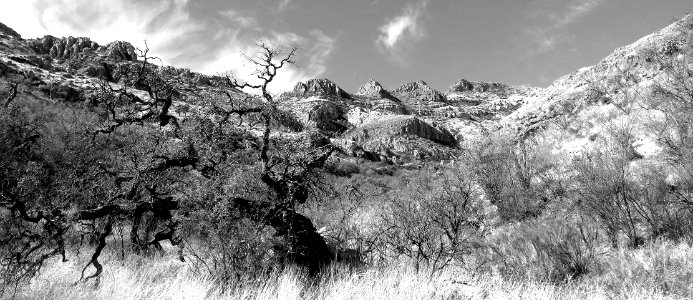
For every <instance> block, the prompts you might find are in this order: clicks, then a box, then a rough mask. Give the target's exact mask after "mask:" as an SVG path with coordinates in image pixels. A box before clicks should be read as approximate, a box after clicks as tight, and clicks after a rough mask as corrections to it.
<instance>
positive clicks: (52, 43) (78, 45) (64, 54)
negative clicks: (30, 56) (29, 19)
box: [29, 35, 99, 59]
mask: <svg viewBox="0 0 693 300" xmlns="http://www.w3.org/2000/svg"><path fill="white" fill-rule="evenodd" d="M29 43H30V46H31V48H33V49H34V50H35V51H36V52H37V53H38V54H47V55H48V56H50V58H52V59H70V58H78V57H79V55H80V54H82V53H85V52H89V51H96V50H97V49H98V48H99V44H97V43H96V42H93V41H91V40H90V39H89V38H84V37H80V38H76V37H67V38H56V37H54V36H52V35H46V36H44V37H42V38H38V39H34V40H31V41H30V42H29Z"/></svg>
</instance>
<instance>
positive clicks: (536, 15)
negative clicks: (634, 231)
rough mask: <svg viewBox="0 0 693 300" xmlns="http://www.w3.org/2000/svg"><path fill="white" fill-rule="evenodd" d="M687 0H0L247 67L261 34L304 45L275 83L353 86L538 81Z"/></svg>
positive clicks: (12, 20)
mask: <svg viewBox="0 0 693 300" xmlns="http://www.w3.org/2000/svg"><path fill="white" fill-rule="evenodd" d="M692 8H693V3H692V2H691V1H690V0H0V22H2V23H5V24H6V25H8V26H10V27H12V28H14V29H15V30H16V31H18V32H19V33H20V34H22V36H23V37H24V38H33V37H39V36H43V35H46V34H51V35H54V36H87V37H90V38H92V40H95V41H97V42H98V43H100V44H105V43H108V42H110V41H113V40H125V41H129V42H131V43H132V44H133V45H135V46H137V47H143V46H144V41H145V40H146V41H147V44H148V45H149V48H150V49H151V52H150V53H151V54H153V55H155V56H158V57H160V58H162V59H163V61H164V62H165V63H166V64H172V65H175V66H178V67H187V68H190V69H191V70H193V71H198V72H202V73H208V74H216V73H221V72H228V71H232V72H235V73H237V74H239V76H241V77H243V76H247V74H249V70H248V69H249V67H250V66H249V65H248V64H246V63H244V61H243V60H242V58H241V56H240V53H241V52H244V53H247V54H251V55H252V54H253V52H254V51H256V50H255V49H256V48H254V43H255V42H256V41H257V40H258V39H263V40H266V41H268V42H269V43H270V44H273V45H275V46H283V47H288V46H289V45H292V44H298V45H300V46H301V49H300V50H299V57H298V67H299V68H292V69H287V70H285V71H284V72H282V73H281V76H280V77H278V78H277V80H276V83H275V84H274V87H273V89H274V90H275V91H278V90H284V89H291V88H292V86H293V85H294V84H295V83H296V82H297V81H303V80H306V79H310V78H329V79H331V80H332V81H334V82H336V83H337V84H338V85H340V86H341V87H342V88H344V89H346V90H347V91H350V92H354V91H356V89H357V88H358V86H359V85H361V84H363V83H365V82H366V81H367V80H368V79H369V78H374V79H376V80H377V81H379V82H380V83H381V84H383V85H384V86H385V88H387V89H394V88H396V87H398V86H399V85H401V84H403V83H405V82H409V81H415V80H419V79H423V80H424V81H426V82H427V83H428V84H429V85H431V86H433V87H434V88H436V89H439V90H446V89H447V88H448V87H449V86H450V85H452V84H453V83H454V82H455V81H456V80H457V79H459V78H466V79H469V80H480V81H495V82H504V83H508V84H514V85H533V86H547V85H548V84H550V83H551V82H552V81H553V80H555V79H557V78H558V77H559V76H562V75H565V74H567V73H570V72H572V71H574V70H576V69H578V68H581V67H584V66H589V65H593V64H595V63H597V62H598V61H599V60H600V59H601V58H603V57H605V56H607V55H608V54H610V53H611V52H612V51H613V50H614V49H615V48H617V47H620V46H623V45H626V44H629V43H631V42H633V41H635V40H637V39H638V38H640V37H642V36H645V35H647V34H650V33H652V32H654V31H656V30H658V29H660V28H662V27H665V26H667V25H668V24H670V23H672V22H673V21H674V19H675V18H679V17H682V16H683V15H684V14H685V13H687V12H689V11H690V9H692Z"/></svg>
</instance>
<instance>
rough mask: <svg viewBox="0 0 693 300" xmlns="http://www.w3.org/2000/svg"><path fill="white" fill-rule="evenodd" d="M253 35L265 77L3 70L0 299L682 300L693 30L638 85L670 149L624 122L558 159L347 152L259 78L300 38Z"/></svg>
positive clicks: (125, 69) (138, 69)
mask: <svg viewBox="0 0 693 300" xmlns="http://www.w3.org/2000/svg"><path fill="white" fill-rule="evenodd" d="M258 46H259V49H260V55H259V56H257V57H248V61H249V62H250V63H251V64H253V65H255V66H257V67H258V71H257V72H256V74H255V75H256V78H257V79H258V81H257V82H255V83H249V82H241V81H239V80H238V79H237V78H234V77H233V76H226V77H216V78H214V80H212V81H210V82H209V84H207V85H205V87H204V88H203V87H200V86H198V87H191V86H190V85H186V84H183V83H181V82H180V81H177V80H175V78H176V76H172V75H171V74H172V73H177V71H176V70H172V69H171V68H162V67H157V66H155V65H152V64H151V63H150V61H151V60H152V59H153V58H151V57H150V56H149V55H148V52H147V50H144V51H142V52H141V53H140V55H139V56H140V57H141V58H142V59H141V60H140V61H136V62H131V63H124V64H122V65H121V66H119V67H118V68H116V69H114V70H111V71H112V74H107V75H108V76H104V78H103V80H102V81H101V82H100V84H98V85H97V86H94V87H92V89H91V90H92V91H93V92H91V93H77V94H75V92H74V91H71V90H69V89H66V88H57V89H53V88H52V87H48V89H46V88H45V87H41V83H40V82H36V81H35V80H34V79H33V77H32V75H31V74H30V73H21V72H17V71H13V70H12V69H11V68H8V67H7V66H6V65H4V64H5V63H4V62H0V75H1V76H2V80H1V81H0V91H2V92H1V93H0V100H1V101H3V102H2V105H0V152H2V153H3V155H2V156H0V295H1V296H2V297H16V298H20V299H23V298H26V299H33V298H71V299H72V298H74V299H86V298H97V299H100V298H122V299H130V298H132V299H160V298H165V299H173V298H175V299H182V298H184V299H208V298H209V299H216V298H219V299H226V298H232V299H268V298H290V299H294V298H296V299H312V298H348V299H361V298H368V299H374V298H377V299H382V298H407V299H409V298H420V299H431V298H446V299H447V298H451V299H457V298H489V297H490V298H549V299H553V298H561V299H585V298H619V299H621V298H622V299H636V298H637V299H678V298H690V297H692V296H693V289H692V287H691V285H690V278H691V276H693V273H691V270H692V269H693V268H692V267H693V263H692V262H691V259H690V257H693V256H691V254H692V253H691V252H692V250H691V247H690V245H689V243H690V241H691V238H692V237H693V236H691V232H693V227H692V226H693V225H692V223H691V220H692V218H691V217H693V210H692V209H691V208H693V198H692V195H693V181H692V180H693V176H691V174H692V173H691V170H693V169H691V166H693V155H692V153H693V148H692V146H691V145H692V144H691V142H690V141H691V140H690V135H691V133H692V132H693V122H691V119H690V118H691V114H690V111H691V109H693V107H691V104H692V103H693V92H691V91H692V90H693V80H692V78H693V75H692V74H693V71H692V68H691V66H692V64H691V63H690V61H688V60H687V59H689V58H687V57H686V56H683V57H684V58H683V59H681V58H680V56H678V55H677V53H691V52H693V51H691V50H693V49H688V48H685V49H684V47H689V48H690V47H691V43H683V44H676V45H674V46H670V47H668V48H666V49H665V50H666V51H663V52H654V53H652V54H651V56H650V57H649V59H650V61H651V62H653V63H657V64H658V65H660V66H661V70H662V74H663V75H662V76H664V78H667V79H668V80H665V81H660V84H658V85H656V86H654V87H652V90H651V91H652V92H651V93H648V94H643V95H640V96H632V97H640V98H637V99H633V98H632V97H631V96H628V97H630V98H629V100H630V101H631V102H632V101H636V100H637V102H638V103H643V105H645V106H647V107H646V109H648V110H652V111H655V112H657V115H659V116H662V118H659V119H654V120H653V121H652V124H650V125H651V127H652V128H655V129H657V132H658V135H657V141H658V142H659V144H661V145H663V154H662V155H661V156H662V159H659V160H656V161H648V162H647V163H643V162H642V161H641V160H642V157H641V156H640V155H639V154H638V153H637V152H635V151H634V149H633V146H632V145H633V139H634V133H633V131H634V129H633V128H632V127H630V126H629V125H628V124H623V123H620V124H619V123H614V124H611V125H612V127H610V128H609V134H608V135H604V136H600V137H595V138H594V141H595V145H598V147H595V148H594V149H592V150H591V151H585V152H584V153H581V154H580V155H577V156H575V157H574V158H573V159H572V160H570V161H567V162H566V161H563V160H561V159H560V158H556V157H554V156H553V155H552V154H551V153H548V152H544V150H543V149H544V146H545V145H543V144H542V143H543V142H542V140H541V139H539V138H536V137H533V136H531V135H520V136H517V135H516V134H510V133H506V132H497V133H495V134H494V135H491V136H489V137H488V139H486V140H483V141H477V142H476V143H475V144H474V145H470V146H468V147H463V149H458V150H459V151H458V152H457V154H458V155H457V157H456V158H455V160H454V161H447V162H435V163H434V162H426V163H423V164H421V165H420V167H406V166H404V165H403V164H402V165H396V164H387V163H384V162H371V161H366V160H364V159H360V160H359V159H351V158H348V157H347V156H346V155H345V154H344V153H341V152H340V150H339V147H338V146H336V145H333V144H332V143H331V141H330V139H329V134H327V133H325V132H322V131H321V130H320V129H316V128H304V127H303V126H299V125H297V124H298V122H297V121H296V119H297V117H296V116H294V115H293V114H292V113H291V112H289V111H285V110H283V109H282V106H281V105H280V104H281V102H280V101H282V98H281V97H276V96H274V95H271V94H270V93H269V92H268V89H267V87H268V85H269V84H271V82H272V81H273V79H274V76H276V74H277V72H280V71H281V69H282V68H283V67H285V66H287V65H290V64H293V59H294V56H295V55H296V51H297V49H296V48H292V49H289V50H288V51H284V50H282V49H276V48H273V47H271V46H269V45H267V44H264V43H260V44H259V45H258ZM116 78H117V79H116ZM628 88H630V87H626V86H624V85H623V81H619V91H620V92H623V91H625V90H628ZM241 89H254V90H255V91H256V92H257V94H245V93H241V92H240V90H241ZM595 89H598V88H596V87H595ZM136 90H139V91H144V92H145V93H146V94H147V95H146V97H143V96H142V95H141V94H139V93H138V92H136ZM611 92H612V91H606V90H595V91H593V93H590V94H589V97H596V98H600V99H601V98H604V97H607V96H608V95H609V93H611ZM35 93H44V94H35ZM54 97H55V98H57V99H60V100H62V101H46V99H53V98H54ZM600 99H588V100H589V101H588V102H590V103H597V102H600ZM602 102H603V101H602ZM618 107H619V109H620V110H622V111H627V110H628V109H633V108H632V107H629V105H628V104H627V103H622V102H619V103H618ZM188 112H189V113H188ZM672 174H673V175H672ZM315 225H319V226H320V227H322V228H320V229H318V228H316V226H315Z"/></svg>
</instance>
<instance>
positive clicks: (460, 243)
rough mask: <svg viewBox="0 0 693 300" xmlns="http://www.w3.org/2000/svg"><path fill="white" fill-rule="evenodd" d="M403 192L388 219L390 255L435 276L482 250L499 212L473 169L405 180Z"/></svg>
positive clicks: (393, 199) (392, 200)
mask: <svg viewBox="0 0 693 300" xmlns="http://www.w3.org/2000/svg"><path fill="white" fill-rule="evenodd" d="M399 187H400V189H399V190H397V191H395V192H393V193H391V194H390V196H389V197H388V199H387V203H386V206H385V209H384V212H383V215H382V223H383V228H384V229H383V236H384V244H385V245H384V246H385V247H386V248H385V249H384V251H387V252H389V253H391V254H392V255H395V256H400V255H401V256H405V257H408V258H410V259H412V260H413V262H414V266H415V268H416V270H417V271H419V270H420V269H421V268H427V269H429V270H430V271H431V273H435V272H437V271H440V270H442V269H444V268H445V267H447V266H448V265H450V264H453V263H456V262H463V261H464V257H465V256H466V255H468V254H470V253H471V252H472V251H473V250H474V249H475V248H477V247H478V246H479V245H480V243H481V242H482V238H483V236H484V235H485V232H486V228H487V225H489V224H488V223H489V222H491V221H492V219H493V213H494V211H493V209H492V208H491V206H490V204H489V203H487V202H486V201H484V199H483V198H482V197H481V194H482V193H481V189H480V188H479V187H478V186H477V185H476V184H475V182H474V181H473V173H472V171H471V170H470V169H469V167H468V165H462V164H458V165H453V166H449V167H446V168H441V169H439V170H436V169H434V168H427V169H424V170H422V171H419V172H417V173H414V174H411V176H406V177H404V178H402V181H401V182H400V183H399Z"/></svg>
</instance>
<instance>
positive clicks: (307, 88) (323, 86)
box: [294, 79, 351, 99]
mask: <svg viewBox="0 0 693 300" xmlns="http://www.w3.org/2000/svg"><path fill="white" fill-rule="evenodd" d="M294 94H296V95H297V96H301V97H306V96H328V97H330V96H332V97H340V98H347V99H348V98H351V96H350V95H349V93H347V92H345V91H344V90H343V89H342V88H340V87H339V86H337V85H336V84H335V83H334V82H332V81H330V80H329V79H310V80H308V81H306V82H299V83H297V84H296V86H294Z"/></svg>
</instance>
